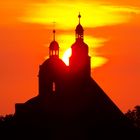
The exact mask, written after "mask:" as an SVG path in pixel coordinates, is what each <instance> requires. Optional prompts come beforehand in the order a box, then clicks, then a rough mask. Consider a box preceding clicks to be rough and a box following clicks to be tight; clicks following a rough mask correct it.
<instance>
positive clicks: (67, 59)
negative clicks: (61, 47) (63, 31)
mask: <svg viewBox="0 0 140 140" xmlns="http://www.w3.org/2000/svg"><path fill="white" fill-rule="evenodd" d="M71 54H72V52H71V48H68V49H67V50H66V51H65V52H64V55H63V57H62V60H63V61H64V63H65V64H66V65H67V66H69V57H70V56H71Z"/></svg>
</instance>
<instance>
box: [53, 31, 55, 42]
mask: <svg viewBox="0 0 140 140" xmlns="http://www.w3.org/2000/svg"><path fill="white" fill-rule="evenodd" d="M55 32H56V31H55V29H54V30H53V40H54V41H55Z"/></svg>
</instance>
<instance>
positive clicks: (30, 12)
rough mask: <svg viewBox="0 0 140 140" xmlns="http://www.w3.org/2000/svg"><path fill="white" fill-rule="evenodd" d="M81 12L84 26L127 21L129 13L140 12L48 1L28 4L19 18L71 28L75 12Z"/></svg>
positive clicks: (128, 9)
mask: <svg viewBox="0 0 140 140" xmlns="http://www.w3.org/2000/svg"><path fill="white" fill-rule="evenodd" d="M79 11H80V12H81V14H82V15H83V16H82V24H83V25H84V27H98V26H104V25H113V24H119V23H123V22H127V21H128V20H130V18H131V14H133V13H140V10H138V9H137V8H134V7H119V6H111V5H101V4H97V3H92V4H91V3H90V4H89V3H78V2H58V1H56V2H55V3H53V2H49V3H47V4H45V3H42V4H41V3H37V4H31V5H29V6H28V7H27V8H26V10H25V14H24V16H23V17H20V20H21V21H23V22H29V23H39V24H45V25H46V24H49V25H50V24H52V22H53V21H55V22H57V28H59V29H68V28H69V29H71V28H73V27H75V25H76V24H77V20H76V19H77V15H76V13H78V12H79Z"/></svg>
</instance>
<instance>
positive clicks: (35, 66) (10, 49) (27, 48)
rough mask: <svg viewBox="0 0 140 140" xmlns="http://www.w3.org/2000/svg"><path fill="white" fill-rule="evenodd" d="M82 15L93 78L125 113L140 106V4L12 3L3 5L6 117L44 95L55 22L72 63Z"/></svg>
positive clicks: (1, 82)
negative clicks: (41, 73) (42, 71)
mask: <svg viewBox="0 0 140 140" xmlns="http://www.w3.org/2000/svg"><path fill="white" fill-rule="evenodd" d="M79 12H80V13H81V15H82V18H81V24H82V25H83V27H84V30H85V32H84V34H85V36H84V40H85V42H86V43H87V44H88V45H89V51H90V52H89V54H90V56H91V57H92V62H91V66H92V77H93V78H94V79H95V81H96V82H97V83H98V84H99V85H100V86H101V87H102V89H103V90H104V91H105V92H106V94H107V95H108V96H109V97H110V98H111V99H112V100H113V102H114V103H116V105H117V106H118V107H119V108H120V109H121V110H122V111H123V112H126V111H127V110H128V109H132V108H133V107H134V106H135V105H138V104H139V105H140V84H139V80H140V0H133V1H132V0H20V1H19V0H6V1H0V114H1V115H5V114H10V113H14V105H15V103H23V102H25V101H27V100H28V99H30V98H32V97H33V96H36V95H37V94H38V77H37V75H38V70H39V65H40V64H41V63H43V61H44V60H45V59H46V58H47V57H48V47H49V43H50V42H51V41H52V39H53V35H52V30H53V29H54V24H53V22H56V23H55V29H56V40H57V41H58V43H59V45H60V58H63V59H65V60H66V57H67V53H66V52H68V50H69V48H70V47H71V45H72V44H73V43H74V41H75V27H76V25H77V24H78V18H77V16H78V13H79ZM64 54H65V55H64Z"/></svg>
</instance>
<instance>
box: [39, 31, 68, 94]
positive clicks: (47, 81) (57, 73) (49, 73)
mask: <svg viewBox="0 0 140 140" xmlns="http://www.w3.org/2000/svg"><path fill="white" fill-rule="evenodd" d="M55 33H56V31H55V30H53V41H52V42H51V43H50V46H49V58H48V59H47V60H46V61H45V62H44V63H43V64H42V65H40V68H39V96H41V97H42V96H43V97H44V96H50V95H53V94H57V93H59V92H60V91H62V89H63V86H62V85H64V78H63V77H65V73H66V65H65V64H64V62H63V61H62V60H61V59H59V44H58V43H57V41H55Z"/></svg>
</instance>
